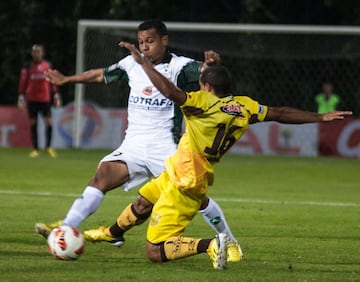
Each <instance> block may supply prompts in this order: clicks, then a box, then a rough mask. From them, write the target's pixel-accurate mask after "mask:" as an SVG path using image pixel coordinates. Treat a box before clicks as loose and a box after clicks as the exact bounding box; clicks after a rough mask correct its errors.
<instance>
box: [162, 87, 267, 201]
mask: <svg viewBox="0 0 360 282" xmlns="http://www.w3.org/2000/svg"><path fill="white" fill-rule="evenodd" d="M181 109H182V111H183V113H184V116H185V124H186V131H185V133H184V135H183V136H182V138H181V140H180V143H179V146H178V149H177V151H176V152H175V154H174V155H173V156H172V157H170V158H169V159H168V160H167V161H166V169H167V172H168V173H169V175H170V177H171V179H172V181H173V182H174V183H175V184H176V185H177V186H178V187H179V189H195V190H198V189H201V190H204V191H197V192H198V193H201V194H204V193H206V190H207V184H208V185H211V184H212V183H213V167H212V164H213V163H215V162H218V161H219V160H220V159H221V157H222V156H223V155H224V154H225V153H226V151H228V150H229V149H230V147H231V146H232V145H233V144H234V143H235V142H236V141H237V140H238V139H240V137H241V136H242V135H243V134H244V133H245V131H246V130H247V128H248V126H249V121H250V119H251V117H253V116H254V115H255V116H256V118H257V120H258V121H263V120H264V119H265V117H266V114H267V112H268V107H267V106H263V105H260V104H259V103H258V102H256V101H254V100H252V99H251V98H249V97H246V96H227V97H223V98H219V97H217V96H215V95H213V94H211V93H209V92H206V91H196V92H189V93H187V99H186V101H185V103H184V104H183V105H182V106H181ZM204 181H205V185H204Z"/></svg>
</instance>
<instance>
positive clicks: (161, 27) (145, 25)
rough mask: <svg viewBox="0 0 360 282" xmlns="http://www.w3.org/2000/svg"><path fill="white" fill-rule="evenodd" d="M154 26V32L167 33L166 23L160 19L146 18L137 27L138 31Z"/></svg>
mask: <svg viewBox="0 0 360 282" xmlns="http://www.w3.org/2000/svg"><path fill="white" fill-rule="evenodd" d="M152 28H154V29H155V30H156V33H157V34H159V35H160V36H164V35H168V31H167V27H166V25H165V24H164V23H163V22H162V21H160V20H147V21H144V22H142V23H141V24H140V25H139V27H138V31H143V30H148V29H152Z"/></svg>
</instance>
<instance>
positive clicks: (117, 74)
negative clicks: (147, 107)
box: [104, 64, 129, 84]
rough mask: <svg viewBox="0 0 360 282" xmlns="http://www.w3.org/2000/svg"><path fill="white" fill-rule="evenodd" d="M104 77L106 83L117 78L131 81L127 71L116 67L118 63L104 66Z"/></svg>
mask: <svg viewBox="0 0 360 282" xmlns="http://www.w3.org/2000/svg"><path fill="white" fill-rule="evenodd" d="M104 77H105V82H106V84H110V83H112V82H113V81H115V80H126V81H129V77H128V75H127V73H126V71H124V70H122V69H119V68H117V67H116V64H114V65H111V66H108V67H106V68H104Z"/></svg>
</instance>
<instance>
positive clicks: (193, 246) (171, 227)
mask: <svg viewBox="0 0 360 282" xmlns="http://www.w3.org/2000/svg"><path fill="white" fill-rule="evenodd" d="M152 182H153V184H152V185H153V187H156V186H157V189H158V190H160V191H161V194H160V197H159V199H158V201H157V202H156V203H155V205H154V207H153V211H152V214H151V221H150V223H149V227H148V231H147V244H146V253H147V257H148V258H149V260H150V261H152V262H167V261H170V260H176V259H181V258H186V257H189V256H193V255H197V254H200V253H205V252H207V253H208V255H209V257H210V259H211V261H212V264H213V267H214V268H216V269H223V268H225V265H226V252H227V240H228V239H227V235H226V234H224V233H222V234H219V235H217V237H216V238H192V237H184V236H183V233H184V230H185V227H186V226H187V225H188V224H189V223H190V222H191V220H192V219H193V218H194V216H195V215H196V214H197V212H198V210H199V208H200V205H201V202H202V198H203V196H202V195H194V194H192V195H191V196H189V194H188V193H187V192H181V191H180V190H179V189H177V188H176V187H175V186H174V185H173V183H172V182H171V181H170V178H169V176H168V175H167V174H166V173H163V174H161V175H160V177H159V178H157V179H156V180H154V181H152ZM140 194H142V189H140Z"/></svg>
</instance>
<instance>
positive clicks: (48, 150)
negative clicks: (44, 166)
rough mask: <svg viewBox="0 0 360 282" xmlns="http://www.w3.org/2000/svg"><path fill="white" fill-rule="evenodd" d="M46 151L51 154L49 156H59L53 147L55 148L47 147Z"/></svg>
mask: <svg viewBox="0 0 360 282" xmlns="http://www.w3.org/2000/svg"><path fill="white" fill-rule="evenodd" d="M46 152H47V153H48V154H49V156H50V157H52V158H56V157H57V154H56V152H55V150H54V149H53V148H50V147H49V148H47V149H46Z"/></svg>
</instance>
